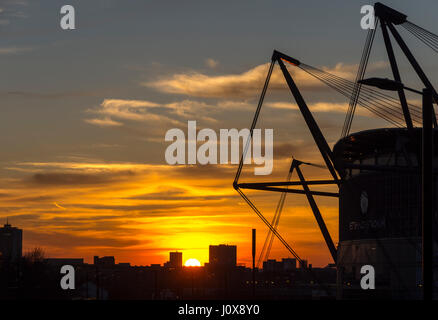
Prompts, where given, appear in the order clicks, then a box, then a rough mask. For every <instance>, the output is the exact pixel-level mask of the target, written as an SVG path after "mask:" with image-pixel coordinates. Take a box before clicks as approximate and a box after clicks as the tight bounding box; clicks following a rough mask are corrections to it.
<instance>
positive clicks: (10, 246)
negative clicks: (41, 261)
mask: <svg viewBox="0 0 438 320" xmlns="http://www.w3.org/2000/svg"><path fill="white" fill-rule="evenodd" d="M22 248H23V230H21V229H18V228H15V227H12V226H11V225H10V224H8V223H7V222H6V224H5V225H4V226H3V228H0V253H1V256H2V258H1V260H2V261H3V262H5V263H6V262H8V263H15V262H18V261H19V260H20V258H21V255H22Z"/></svg>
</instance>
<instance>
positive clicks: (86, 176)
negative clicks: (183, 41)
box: [31, 170, 135, 185]
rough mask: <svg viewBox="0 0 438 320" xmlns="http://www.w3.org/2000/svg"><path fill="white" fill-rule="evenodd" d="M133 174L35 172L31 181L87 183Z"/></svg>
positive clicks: (111, 179) (44, 183) (66, 183)
mask: <svg viewBox="0 0 438 320" xmlns="http://www.w3.org/2000/svg"><path fill="white" fill-rule="evenodd" d="M134 175H135V172H134V171H131V170H128V171H118V172H99V173H64V172H58V173H36V174H34V175H33V176H32V178H31V181H32V182H34V183H37V184H42V185H89V184H102V183H109V182H117V181H120V180H124V179H126V178H129V177H133V176H134Z"/></svg>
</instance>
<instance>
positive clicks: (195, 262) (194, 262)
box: [185, 259, 201, 267]
mask: <svg viewBox="0 0 438 320" xmlns="http://www.w3.org/2000/svg"><path fill="white" fill-rule="evenodd" d="M185 266H186V267H200V266H201V263H200V262H199V261H198V260H197V259H189V260H187V261H186V263H185Z"/></svg>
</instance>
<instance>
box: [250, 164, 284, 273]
mask: <svg viewBox="0 0 438 320" xmlns="http://www.w3.org/2000/svg"><path fill="white" fill-rule="evenodd" d="M292 172H293V159H292V163H291V166H290V169H289V172H288V174H287V177H286V182H290V179H291V177H292ZM285 188H286V189H287V188H288V186H286V187H285ZM286 195H287V192H282V193H281V196H280V200H279V201H278V204H277V207H276V209H275V214H274V217H273V218H272V221H271V225H272V226H273V227H274V229H275V230H277V228H278V224H279V222H280V216H281V212H282V211H283V206H284V202H285V200H286ZM273 242H274V233H272V232H271V229H269V230H268V234H267V236H266V238H265V242H264V243H263V248H262V250H261V251H260V256H259V259H258V261H257V268H260V266H261V265H262V263H263V262H264V261H267V260H268V259H269V254H270V253H271V248H272V243H273Z"/></svg>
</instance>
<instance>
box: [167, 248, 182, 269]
mask: <svg viewBox="0 0 438 320" xmlns="http://www.w3.org/2000/svg"><path fill="white" fill-rule="evenodd" d="M168 266H169V267H170V268H181V267H182V252H169V265H168Z"/></svg>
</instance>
